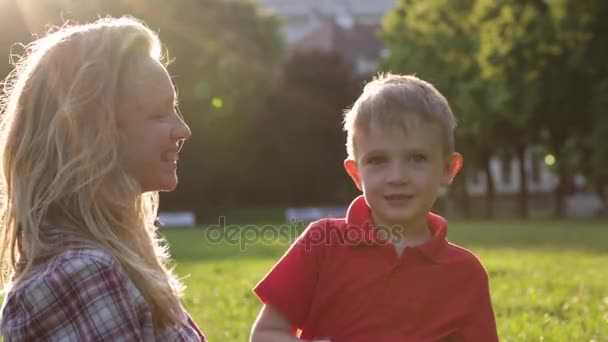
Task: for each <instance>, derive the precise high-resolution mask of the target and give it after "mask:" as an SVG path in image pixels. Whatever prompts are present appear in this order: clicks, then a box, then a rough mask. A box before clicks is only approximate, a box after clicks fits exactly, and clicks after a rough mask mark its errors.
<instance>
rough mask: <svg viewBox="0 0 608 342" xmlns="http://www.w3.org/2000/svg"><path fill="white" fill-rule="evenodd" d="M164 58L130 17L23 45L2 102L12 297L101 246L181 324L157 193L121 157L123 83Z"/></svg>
mask: <svg viewBox="0 0 608 342" xmlns="http://www.w3.org/2000/svg"><path fill="white" fill-rule="evenodd" d="M161 51H162V49H161V44H160V41H159V39H158V37H157V36H156V34H155V33H154V32H152V31H151V30H150V29H148V28H147V27H145V26H144V25H143V24H142V23H140V22H139V21H137V20H135V19H132V18H128V17H123V18H120V19H113V18H106V19H100V20H98V21H96V22H94V23H91V24H85V25H73V26H64V27H62V28H60V29H59V30H57V31H55V32H53V33H49V34H48V35H47V36H45V37H44V38H41V39H39V40H37V41H35V42H33V43H31V44H30V45H28V46H27V50H26V53H25V54H24V57H23V58H22V59H21V60H20V61H18V62H17V63H16V68H15V70H14V71H13V72H12V73H11V75H9V77H8V78H7V79H6V82H5V86H4V92H3V94H2V99H3V101H2V107H1V108H2V118H1V126H0V139H1V142H0V144H1V145H0V146H1V148H0V158H1V159H0V160H1V163H2V169H1V172H2V177H0V179H1V186H2V197H3V198H2V201H1V203H2V208H1V209H2V210H1V217H0V218H1V220H2V221H1V224H2V237H1V239H2V240H1V244H0V250H1V251H0V262H1V264H0V265H1V266H2V278H1V280H2V283H3V284H5V285H7V286H6V288H7V289H8V288H10V287H11V286H16V285H18V284H19V283H21V282H22V281H23V280H25V279H27V278H28V277H29V276H31V274H32V273H33V269H34V267H35V266H37V265H39V264H40V263H42V262H44V261H45V260H48V259H49V258H51V257H53V256H55V255H57V254H58V253H60V252H62V251H63V250H65V249H66V248H68V247H71V246H78V247H87V248H88V247H91V248H99V249H103V250H105V251H107V252H109V253H111V254H112V255H113V256H114V257H115V258H116V259H117V260H118V261H119V262H120V263H121V265H122V266H123V268H124V270H125V271H126V273H127V274H128V275H129V277H130V279H131V280H132V281H133V283H134V284H135V286H136V287H137V288H138V289H139V290H140V292H141V293H142V295H143V296H144V297H145V299H146V300H147V302H148V304H149V305H150V308H151V311H152V315H153V319H154V323H155V326H156V327H157V328H160V329H163V328H165V327H168V326H171V325H174V324H177V323H178V322H179V321H180V319H181V317H182V315H183V313H182V309H181V305H180V303H179V297H180V295H181V292H182V285H181V284H180V282H179V281H178V280H177V279H176V278H175V277H174V276H173V274H172V272H171V270H170V269H169V268H168V266H167V265H168V261H169V256H168V252H167V249H166V247H165V246H164V242H163V241H162V240H160V239H159V237H158V236H157V232H156V227H155V225H154V221H155V219H156V216H157V207H158V193H156V192H148V193H142V191H141V189H140V186H139V185H138V184H137V182H136V181H135V180H134V179H133V178H132V177H131V176H129V175H128V174H127V173H126V171H125V170H124V169H123V168H122V166H121V163H120V159H119V155H120V142H121V139H122V135H121V131H120V129H119V128H118V124H117V119H118V116H119V115H124V114H125V113H118V112H117V108H118V107H119V104H120V100H121V99H120V94H121V93H123V92H124V90H125V89H127V87H129V84H128V81H127V80H126V78H127V76H128V75H129V73H132V72H133V69H134V67H135V65H136V64H137V63H138V62H140V61H141V60H142V59H143V58H150V57H152V58H154V59H156V60H159V61H160V60H161V59H162V56H161ZM9 256H10V258H9ZM11 278H12V282H11V281H10V280H11Z"/></svg>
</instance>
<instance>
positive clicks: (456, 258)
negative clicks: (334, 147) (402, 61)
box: [251, 74, 498, 342]
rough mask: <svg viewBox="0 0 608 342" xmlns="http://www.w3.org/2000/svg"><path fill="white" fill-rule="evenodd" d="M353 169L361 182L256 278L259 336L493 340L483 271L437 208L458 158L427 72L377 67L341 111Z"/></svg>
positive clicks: (352, 341) (383, 341)
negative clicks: (349, 198) (451, 238)
mask: <svg viewBox="0 0 608 342" xmlns="http://www.w3.org/2000/svg"><path fill="white" fill-rule="evenodd" d="M344 122H345V124H344V128H345V130H346V131H347V133H348V137H347V150H348V158H347V159H346V161H345V162H344V167H345V169H346V172H347V173H348V174H349V175H350V177H351V178H352V180H353V181H354V183H355V185H356V186H357V188H359V190H361V191H362V192H363V195H362V196H360V197H358V198H356V199H355V200H354V201H353V202H352V203H351V205H350V207H349V208H348V212H347V214H346V217H345V218H343V219H324V220H320V221H317V222H314V223H312V224H311V225H310V226H309V227H308V228H307V229H306V231H305V232H304V233H303V234H302V235H301V236H300V237H299V238H298V240H297V241H296V242H295V243H294V244H293V245H292V246H291V248H290V249H289V250H288V251H287V253H286V254H285V255H284V256H283V257H282V258H281V260H280V261H279V262H278V263H277V264H276V265H275V266H274V268H273V269H272V270H271V271H270V273H268V275H266V277H265V278H264V279H263V280H262V281H261V282H260V283H259V284H258V285H257V286H256V287H255V289H254V291H255V293H256V294H257V295H258V296H259V298H260V299H261V300H262V302H263V303H264V307H263V308H262V310H261V312H260V314H259V316H258V318H257V321H256V323H255V325H254V327H253V331H252V336H251V340H252V341H300V338H301V339H305V340H313V341H320V340H331V341H334V342H341V341H347V342H358V341H365V342H369V341H374V342H376V341H378V342H393V341H394V342H397V341H399V342H401V341H424V342H426V341H472V342H492V341H497V340H498V336H497V332H496V324H495V320H494V313H493V310H492V304H491V301H490V292H489V286H488V276H487V274H486V271H485V270H484V268H483V266H482V265H481V263H480V262H479V261H478V260H477V258H476V257H475V256H474V255H473V254H472V253H471V252H469V251H467V250H465V249H463V248H460V247H458V246H456V245H453V244H451V243H448V242H447V240H446V234H447V222H446V221H445V220H444V219H443V218H442V217H440V216H437V215H435V214H432V213H430V210H431V208H432V206H433V204H434V202H435V200H436V199H437V196H438V193H439V191H440V190H441V188H442V187H443V186H447V185H448V184H450V183H451V182H452V179H453V178H454V176H455V175H456V173H458V171H459V170H460V167H461V166H462V156H461V155H460V154H458V153H456V152H455V151H454V133H453V132H454V128H455V126H456V124H455V120H454V116H453V114H452V111H451V109H450V107H449V105H448V103H447V101H446V99H445V98H444V97H443V96H442V95H441V94H440V93H439V92H438V91H437V90H436V89H435V88H434V87H433V86H432V85H431V84H429V83H427V82H425V81H423V80H420V79H418V78H416V77H413V76H400V75H391V74H387V75H381V76H379V77H378V78H377V79H375V80H374V81H372V82H370V83H369V84H367V85H366V86H365V89H364V91H363V94H362V95H361V96H360V97H359V99H358V100H357V101H356V102H355V104H354V105H353V107H352V109H350V110H349V111H347V112H346V114H345V120H344Z"/></svg>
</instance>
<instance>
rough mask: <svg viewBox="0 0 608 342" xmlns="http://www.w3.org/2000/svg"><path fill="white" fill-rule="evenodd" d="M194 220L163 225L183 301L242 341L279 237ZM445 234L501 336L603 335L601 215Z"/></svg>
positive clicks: (453, 229)
mask: <svg viewBox="0 0 608 342" xmlns="http://www.w3.org/2000/svg"><path fill="white" fill-rule="evenodd" d="M204 231H205V230H204V228H197V229H175V230H166V231H164V233H165V234H166V236H167V239H168V241H169V243H170V244H171V251H172V254H173V256H174V258H175V263H176V271H177V273H178V274H179V275H180V276H187V277H186V278H185V279H184V281H185V283H186V285H187V286H188V289H187V291H186V296H185V300H184V304H185V306H186V308H187V309H188V311H189V312H190V313H191V314H192V316H193V318H194V320H195V321H196V322H197V323H198V324H199V325H200V326H201V328H202V329H203V331H204V332H205V334H206V335H207V336H208V337H209V339H210V340H211V341H246V340H247V339H248V336H249V331H250V328H251V325H252V323H253V321H254V319H255V317H256V314H257V312H258V310H259V309H260V303H259V302H258V300H257V298H256V297H255V296H254V295H253V293H252V292H251V288H252V287H253V286H254V285H255V283H256V282H257V281H258V280H259V279H260V278H261V277H262V276H263V275H264V274H265V273H266V272H267V271H268V270H269V269H270V267H271V266H272V265H273V264H274V262H275V261H276V260H277V258H279V257H280V256H281V254H282V253H283V252H284V251H285V248H286V247H287V241H285V240H283V241H277V242H275V243H257V244H253V245H251V246H248V247H247V248H246V250H245V251H241V248H240V247H239V246H238V245H233V244H227V243H224V244H213V243H210V242H209V241H208V240H207V239H206V237H205V234H204ZM449 239H450V240H451V241H452V242H455V243H457V244H460V245H462V246H464V247H466V248H468V249H470V250H472V251H473V252H475V253H476V254H477V255H478V257H479V258H480V259H481V261H482V262H483V263H484V265H485V266H486V269H487V270H488V273H489V275H490V282H491V290H492V297H493V303H494V310H495V313H496V319H497V324H498V330H499V335H500V337H501V340H502V341H597V342H599V341H608V222H601V221H559V222H558V221H530V222H518V221H497V222H474V223H465V222H454V223H451V225H450V231H449Z"/></svg>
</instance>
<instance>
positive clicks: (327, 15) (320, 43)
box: [258, 0, 397, 75]
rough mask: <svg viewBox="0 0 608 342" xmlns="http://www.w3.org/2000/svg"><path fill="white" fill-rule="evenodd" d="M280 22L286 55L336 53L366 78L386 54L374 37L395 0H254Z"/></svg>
mask: <svg viewBox="0 0 608 342" xmlns="http://www.w3.org/2000/svg"><path fill="white" fill-rule="evenodd" d="M258 1H259V3H260V5H262V6H263V7H265V8H266V9H268V10H270V11H272V12H274V13H276V14H277V15H278V16H279V17H280V18H282V19H283V21H284V24H283V27H282V31H283V35H284V37H285V40H286V41H287V45H288V52H289V53H295V52H312V51H321V52H327V53H338V54H340V55H342V56H343V57H344V58H345V59H346V60H348V61H349V62H350V63H352V65H353V66H354V68H355V70H356V71H357V73H359V74H361V75H366V74H369V73H372V72H373V71H374V70H375V69H376V64H377V62H378V61H379V60H380V58H382V57H383V56H384V55H386V54H387V51H386V50H385V48H384V46H383V44H382V42H381V40H380V39H379V37H378V32H379V30H380V27H381V24H382V19H383V17H384V15H385V14H386V13H387V12H388V11H389V10H390V9H391V8H393V7H394V6H395V5H396V4H397V0H374V1H370V0H306V1H295V0H258Z"/></svg>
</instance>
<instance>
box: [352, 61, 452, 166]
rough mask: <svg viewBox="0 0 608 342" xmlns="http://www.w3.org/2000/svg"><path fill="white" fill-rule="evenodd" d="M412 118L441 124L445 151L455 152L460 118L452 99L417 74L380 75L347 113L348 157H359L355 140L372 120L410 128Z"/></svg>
mask: <svg viewBox="0 0 608 342" xmlns="http://www.w3.org/2000/svg"><path fill="white" fill-rule="evenodd" d="M412 118H420V119H423V120H424V121H425V122H432V123H437V124H439V126H440V128H441V133H442V138H443V147H444V152H445V153H451V152H454V129H455V128H456V121H455V119H454V114H453V113H452V110H451V109H450V106H449V104H448V101H447V100H446V99H445V97H444V96H443V95H441V93H440V92H439V91H438V90H437V89H435V87H434V86H433V85H432V84H430V83H428V82H426V81H423V80H421V79H419V78H417V77H415V76H409V75H395V74H391V73H386V74H379V75H378V76H377V77H375V78H374V79H373V80H372V81H371V82H369V83H368V84H366V85H365V88H364V89H363V93H362V94H361V96H359V98H358V99H357V101H355V103H354V104H353V106H352V107H351V108H350V109H348V110H346V111H345V113H344V131H346V133H347V137H346V150H347V153H348V158H349V159H352V160H356V148H355V140H356V138H357V135H358V134H359V133H360V132H364V133H365V132H367V131H368V130H369V128H370V126H371V124H372V123H378V124H380V125H382V126H383V127H395V126H401V127H403V128H404V129H407V127H408V123H409V121H410V120H411V119H412Z"/></svg>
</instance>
